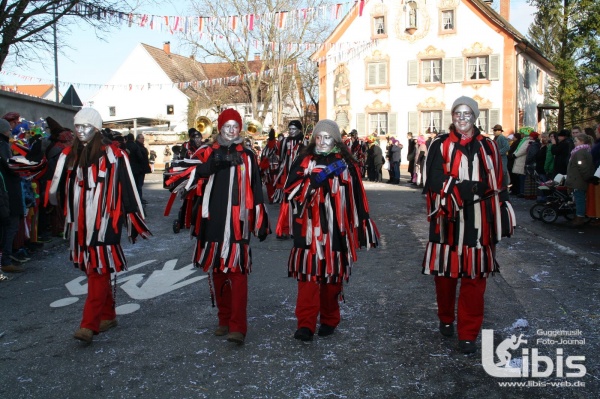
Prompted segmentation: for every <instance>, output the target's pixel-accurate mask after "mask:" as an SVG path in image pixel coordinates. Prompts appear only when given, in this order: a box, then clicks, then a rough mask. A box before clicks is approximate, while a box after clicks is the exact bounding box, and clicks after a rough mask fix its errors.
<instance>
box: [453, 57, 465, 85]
mask: <svg viewBox="0 0 600 399" xmlns="http://www.w3.org/2000/svg"><path fill="white" fill-rule="evenodd" d="M453 60H454V81H455V82H462V81H463V80H465V72H464V69H465V60H464V58H462V57H460V58H454V59H453Z"/></svg>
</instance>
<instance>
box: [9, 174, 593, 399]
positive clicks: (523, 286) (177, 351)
mask: <svg viewBox="0 0 600 399" xmlns="http://www.w3.org/2000/svg"><path fill="white" fill-rule="evenodd" d="M403 181H404V179H403ZM365 187H366V189H367V194H368V198H369V202H370V206H371V215H372V218H373V219H374V220H375V222H376V224H377V227H378V228H379V231H380V233H381V246H380V247H379V248H377V249H371V250H369V251H366V250H362V251H360V252H359V253H358V258H359V259H358V262H357V263H356V265H355V267H354V268H353V271H352V276H351V277H350V282H349V283H348V284H346V285H345V288H344V294H345V302H344V303H341V310H342V322H341V324H340V326H339V327H338V328H337V329H336V331H335V333H334V334H333V335H332V336H329V337H326V338H321V337H317V336H315V340H314V341H313V342H308V343H302V342H300V341H297V340H295V339H294V338H293V333H294V331H295V328H296V320H295V316H294V306H295V298H296V282H295V281H294V280H293V279H290V278H287V268H286V262H287V257H288V255H289V250H290V247H291V242H290V241H278V240H276V239H275V236H274V235H271V236H270V237H269V238H267V240H266V241H264V242H262V243H261V242H259V241H258V239H254V240H253V241H252V255H253V260H254V262H253V263H254V266H253V272H252V274H251V276H250V279H249V304H248V317H249V331H248V335H247V338H246V343H245V345H243V346H236V345H235V344H232V343H229V342H227V341H226V340H225V339H223V338H219V337H215V336H214V335H213V330H214V329H215V327H216V324H217V316H216V308H213V307H212V306H211V301H210V295H209V287H208V283H207V279H206V275H205V274H204V273H203V272H201V271H199V270H196V269H194V268H192V266H191V264H190V261H191V253H192V248H193V241H191V240H190V237H189V234H188V231H187V230H182V231H181V232H180V233H179V234H174V233H173V231H172V227H171V226H172V221H173V219H174V218H175V214H176V208H177V206H175V207H174V208H175V209H174V211H173V212H172V214H171V215H170V216H169V217H164V216H163V212H164V207H165V204H166V201H167V198H168V194H169V193H168V192H167V191H166V190H163V189H162V179H161V176H160V174H158V173H156V174H153V175H148V176H147V179H146V184H145V186H144V192H145V194H144V195H145V197H146V198H147V199H148V201H149V205H148V206H147V214H148V215H147V221H148V224H149V226H150V229H151V230H152V233H153V236H152V237H151V238H150V239H149V240H144V241H140V242H138V243H136V244H135V245H132V244H129V243H126V242H125V240H123V247H124V250H125V252H126V255H127V258H128V262H129V267H130V268H129V271H127V272H125V273H122V274H121V275H119V276H118V280H117V289H116V297H117V299H116V300H117V311H118V313H119V316H118V320H119V325H118V326H117V327H116V328H114V329H112V330H110V331H108V332H106V333H103V334H101V335H98V336H95V337H94V342H93V343H92V344H91V345H85V344H82V343H81V342H79V341H76V340H74V339H73V338H72V335H73V332H74V331H75V330H76V329H77V328H78V326H79V322H80V318H81V313H82V307H83V303H84V301H85V294H86V285H85V283H86V280H85V277H84V275H83V273H81V272H80V271H79V270H76V269H74V268H73V267H72V265H71V264H70V262H69V260H68V253H67V249H66V248H67V247H66V244H65V243H64V242H62V241H60V240H58V239H57V240H54V241H53V242H52V243H51V244H49V245H46V246H45V248H44V249H43V250H41V251H39V252H38V253H37V254H36V256H35V257H34V259H32V260H31V261H29V262H27V263H26V264H25V268H26V269H27V272H26V273H23V274H20V275H11V280H10V281H8V282H2V283H0V301H1V303H2V306H0V370H1V371H2V372H1V374H0V375H1V378H0V382H1V383H0V397H2V398H81V397H87V398H418V397H444V398H480V397H486V398H525V397H527V398H531V397H533V398H538V397H539V398H542V397H543V398H565V397H570V398H571V397H572V398H590V397H597V396H598V392H599V389H598V388H599V384H598V378H600V363H599V361H598V356H597V353H598V352H599V349H600V348H599V343H600V336H599V335H600V334H599V331H600V328H599V327H600V323H599V320H600V311H599V310H598V309H599V306H598V305H599V303H598V302H599V298H598V291H599V282H598V272H599V271H600V261H599V259H600V246H599V239H598V237H599V236H600V234H599V232H600V229H598V228H593V227H591V226H585V227H583V228H580V229H573V228H569V227H566V225H565V222H564V220H560V219H559V220H558V221H557V222H555V223H554V224H551V225H546V224H543V223H542V222H539V221H533V220H532V219H531V218H530V217H529V213H528V211H529V207H530V206H531V205H532V203H533V202H532V201H526V200H523V199H514V201H513V205H514V207H515V210H516V213H517V222H518V227H517V229H516V234H515V236H514V237H512V238H510V239H504V240H502V241H501V242H500V243H499V244H498V247H497V255H498V260H499V263H500V268H501V272H500V273H499V274H496V275H495V276H493V277H490V279H489V280H488V285H487V292H486V309H485V312H486V314H485V320H484V325H483V329H484V330H486V331H487V332H486V334H485V337H486V338H485V339H486V342H485V343H484V342H483V341H484V339H483V335H482V336H481V337H480V339H479V340H478V342H477V345H478V347H479V351H478V352H477V353H476V354H474V355H463V354H461V353H460V352H459V351H458V350H457V349H456V344H457V338H456V337H453V338H443V337H442V336H441V335H440V333H439V331H438V321H437V316H436V305H435V295H434V286H433V279H432V277H430V276H424V275H422V274H421V261H422V258H423V250H424V247H425V242H426V240H427V228H428V224H427V222H426V216H425V203H424V197H423V196H422V195H421V193H420V191H419V190H418V189H416V188H414V187H413V186H411V185H408V184H401V185H389V184H384V183H370V182H367V183H365ZM268 209H269V213H270V218H271V225H272V227H273V228H274V226H275V223H276V218H277V214H278V207H277V206H275V205H269V206H268ZM513 335H514V336H515V338H514V339H513V338H512V336H513ZM561 338H564V339H563V340H562V341H561ZM519 339H520V341H519ZM525 341H526V342H525ZM509 344H512V345H513V346H511V350H510V351H508V352H507V351H502V350H501V349H502V348H506V347H507V345H509ZM482 353H483V354H485V356H482ZM503 354H508V355H509V357H510V359H509V360H508V361H507V362H506V363H507V365H508V366H509V367H504V368H502V367H500V366H498V365H499V364H501V361H502V356H501V355H503ZM494 355H496V356H494ZM489 356H491V359H490V358H489ZM504 360H507V359H504ZM582 367H583V369H582ZM508 368H510V370H507V369H508ZM498 370H500V371H498ZM504 372H510V373H513V374H510V376H508V377H507V376H498V374H502V373H504ZM515 373H516V374H515ZM507 384H512V385H513V386H507ZM517 384H520V385H521V386H518V385H517Z"/></svg>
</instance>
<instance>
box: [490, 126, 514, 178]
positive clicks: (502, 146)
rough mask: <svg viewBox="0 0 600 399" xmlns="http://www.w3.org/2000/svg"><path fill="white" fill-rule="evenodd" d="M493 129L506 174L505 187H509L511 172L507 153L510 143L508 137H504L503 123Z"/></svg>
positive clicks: (504, 173) (503, 172)
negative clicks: (509, 171) (509, 172)
mask: <svg viewBox="0 0 600 399" xmlns="http://www.w3.org/2000/svg"><path fill="white" fill-rule="evenodd" d="M492 130H493V132H494V141H495V142H496V144H497V145H498V151H499V152H500V157H501V158H502V175H503V176H504V180H503V182H502V184H503V185H504V187H508V184H509V174H508V157H507V155H508V150H509V149H510V144H509V143H508V139H507V138H506V137H504V129H502V125H496V126H494V128H493V129H492Z"/></svg>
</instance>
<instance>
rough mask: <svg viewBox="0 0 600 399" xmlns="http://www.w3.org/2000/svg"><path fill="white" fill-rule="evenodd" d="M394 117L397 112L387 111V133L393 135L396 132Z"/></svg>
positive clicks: (395, 117)
mask: <svg viewBox="0 0 600 399" xmlns="http://www.w3.org/2000/svg"><path fill="white" fill-rule="evenodd" d="M396 119H397V114H396V113H395V112H392V113H389V114H388V129H389V134H391V135H393V136H395V135H396V133H397V132H398V129H397V126H396V123H397V122H396Z"/></svg>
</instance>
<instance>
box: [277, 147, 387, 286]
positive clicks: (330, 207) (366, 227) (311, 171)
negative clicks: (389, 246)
mask: <svg viewBox="0 0 600 399" xmlns="http://www.w3.org/2000/svg"><path fill="white" fill-rule="evenodd" d="M339 159H342V156H341V155H340V154H329V155H328V156H321V155H312V154H311V155H306V156H303V157H302V158H298V159H296V161H295V162H294V164H293V166H292V168H291V170H290V174H289V176H288V179H287V183H286V185H285V196H286V198H285V200H284V202H283V203H282V206H281V212H280V214H279V223H278V225H279V224H280V223H282V220H283V218H290V219H291V221H292V223H291V225H292V234H293V238H294V247H293V248H292V251H291V253H290V257H289V260H288V276H289V277H295V278H296V279H298V280H299V281H319V282H324V283H337V282H340V281H342V280H344V279H345V280H348V278H349V277H350V272H351V267H352V264H353V262H355V261H356V259H357V256H356V250H357V249H359V248H362V247H367V249H368V248H371V247H373V248H374V247H377V246H378V244H379V232H378V231H377V227H376V226H375V223H374V222H373V221H372V220H371V219H370V217H369V204H368V201H367V195H366V193H365V190H364V187H363V184H362V179H361V176H360V171H359V170H358V165H357V164H355V163H354V162H353V163H351V164H349V165H348V168H347V169H346V170H344V172H342V174H341V175H339V176H333V175H330V176H329V177H328V178H327V179H326V180H325V181H324V182H323V183H322V184H320V185H317V186H316V187H315V185H314V183H311V180H313V181H314V175H315V174H318V172H320V171H321V170H322V169H323V168H324V167H326V166H327V165H329V164H331V163H333V162H336V161H337V160H339ZM311 175H313V176H312V179H311ZM278 228H279V226H278Z"/></svg>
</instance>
